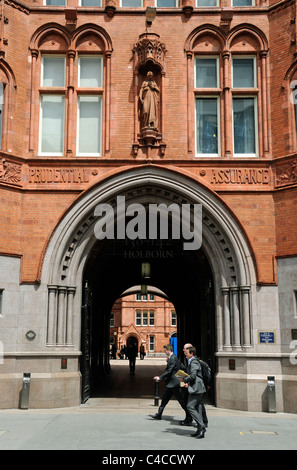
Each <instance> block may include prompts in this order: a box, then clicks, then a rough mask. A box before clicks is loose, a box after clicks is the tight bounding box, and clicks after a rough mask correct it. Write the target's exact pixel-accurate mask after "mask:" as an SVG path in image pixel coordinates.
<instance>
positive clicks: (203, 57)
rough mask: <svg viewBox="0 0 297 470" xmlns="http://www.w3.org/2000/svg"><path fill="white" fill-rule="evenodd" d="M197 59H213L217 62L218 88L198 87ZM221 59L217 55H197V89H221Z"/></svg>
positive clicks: (195, 64)
mask: <svg viewBox="0 0 297 470" xmlns="http://www.w3.org/2000/svg"><path fill="white" fill-rule="evenodd" d="M197 59H212V60H216V69H217V70H216V71H217V86H215V87H198V86H197ZM219 60H220V58H219V56H217V55H195V62H194V74H195V75H194V82H195V89H199V90H201V89H204V88H205V90H208V89H209V88H211V89H214V88H220V62H219Z"/></svg>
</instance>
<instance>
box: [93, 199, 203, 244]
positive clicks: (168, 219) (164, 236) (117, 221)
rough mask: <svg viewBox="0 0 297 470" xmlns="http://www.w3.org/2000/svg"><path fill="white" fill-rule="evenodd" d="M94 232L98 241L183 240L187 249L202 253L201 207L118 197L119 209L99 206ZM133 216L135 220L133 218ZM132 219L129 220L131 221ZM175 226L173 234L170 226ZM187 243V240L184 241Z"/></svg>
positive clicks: (110, 206)
mask: <svg viewBox="0 0 297 470" xmlns="http://www.w3.org/2000/svg"><path fill="white" fill-rule="evenodd" d="M94 215H95V216H96V217H99V220H98V221H97V222H96V224H95V228H94V233H95V236H96V238H97V239H98V240H103V239H105V238H107V239H109V240H114V239H117V240H124V239H125V238H128V239H130V240H136V239H140V240H157V239H160V240H168V239H169V238H171V239H172V240H183V249H184V250H198V249H199V248H200V247H201V244H202V205H201V204H181V205H180V206H179V205H178V204H176V203H172V204H170V205H169V206H167V205H166V204H163V203H162V204H148V206H147V207H145V206H143V205H142V204H136V203H134V204H129V205H127V206H126V200H125V196H118V197H117V204H116V207H113V206H112V205H110V204H98V205H97V206H96V208H95V211H94ZM131 217H132V218H131ZM127 218H129V221H127ZM170 226H171V233H169V232H170V230H169V227H170ZM184 240H187V241H184Z"/></svg>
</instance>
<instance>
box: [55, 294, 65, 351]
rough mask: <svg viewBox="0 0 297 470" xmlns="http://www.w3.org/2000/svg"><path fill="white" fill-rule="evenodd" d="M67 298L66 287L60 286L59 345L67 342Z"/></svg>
mask: <svg viewBox="0 0 297 470" xmlns="http://www.w3.org/2000/svg"><path fill="white" fill-rule="evenodd" d="M65 299H66V287H58V321H57V345H58V346H64V344H65Z"/></svg>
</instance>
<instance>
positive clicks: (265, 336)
mask: <svg viewBox="0 0 297 470" xmlns="http://www.w3.org/2000/svg"><path fill="white" fill-rule="evenodd" d="M259 342H260V343H266V344H274V343H275V337H274V331H259Z"/></svg>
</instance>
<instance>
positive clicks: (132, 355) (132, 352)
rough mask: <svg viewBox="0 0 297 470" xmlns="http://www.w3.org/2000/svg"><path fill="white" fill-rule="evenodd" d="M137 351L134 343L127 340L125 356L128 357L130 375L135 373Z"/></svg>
mask: <svg viewBox="0 0 297 470" xmlns="http://www.w3.org/2000/svg"><path fill="white" fill-rule="evenodd" d="M137 352H138V351H137V346H136V343H134V342H132V341H129V344H128V346H127V357H128V359H129V368H130V375H134V374H135V364H136V357H137Z"/></svg>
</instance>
